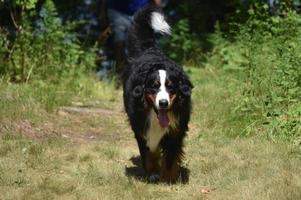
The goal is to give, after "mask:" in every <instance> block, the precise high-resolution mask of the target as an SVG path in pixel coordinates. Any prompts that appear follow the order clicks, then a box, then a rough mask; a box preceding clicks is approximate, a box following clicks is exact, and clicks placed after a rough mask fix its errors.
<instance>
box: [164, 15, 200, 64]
mask: <svg viewBox="0 0 301 200" xmlns="http://www.w3.org/2000/svg"><path fill="white" fill-rule="evenodd" d="M165 42H166V43H165V47H166V48H167V52H168V54H169V56H170V57H171V58H172V59H175V60H177V61H179V62H189V61H197V59H199V57H200V56H199V54H200V52H201V45H200V40H199V38H198V37H197V36H196V35H195V34H194V33H191V30H190V26H189V22H188V20H187V19H181V20H179V21H178V22H177V23H176V24H175V25H174V26H173V29H172V35H171V37H170V38H168V41H165ZM195 55H198V56H197V57H195Z"/></svg>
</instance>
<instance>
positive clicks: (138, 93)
mask: <svg viewBox="0 0 301 200" xmlns="http://www.w3.org/2000/svg"><path fill="white" fill-rule="evenodd" d="M142 95H143V86H141V85H137V86H136V87H134V89H133V97H134V98H140V97H142Z"/></svg>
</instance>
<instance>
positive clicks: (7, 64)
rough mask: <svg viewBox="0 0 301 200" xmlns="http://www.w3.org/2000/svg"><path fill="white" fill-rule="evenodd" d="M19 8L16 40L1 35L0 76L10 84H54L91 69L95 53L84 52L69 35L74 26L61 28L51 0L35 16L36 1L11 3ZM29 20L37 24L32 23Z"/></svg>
mask: <svg viewBox="0 0 301 200" xmlns="http://www.w3.org/2000/svg"><path fill="white" fill-rule="evenodd" d="M14 2H15V3H16V6H20V7H22V9H21V14H20V15H21V17H20V20H19V21H18V23H19V24H16V26H17V27H16V28H17V30H16V36H15V37H14V38H13V39H12V35H11V34H5V32H4V31H1V32H0V34H1V36H0V38H1V39H0V43H2V44H4V45H1V49H0V53H1V55H0V56H1V57H0V59H1V61H0V62H2V63H1V66H0V67H1V69H0V72H1V73H2V74H4V75H5V76H6V78H8V79H9V80H10V81H14V82H28V81H30V80H31V79H41V80H49V81H54V82H56V81H58V80H59V79H61V78H65V77H77V76H79V75H81V74H82V73H83V72H86V71H87V70H89V69H91V68H92V67H93V66H94V63H95V52H94V50H93V48H92V49H91V50H89V49H88V50H85V49H83V48H82V47H81V46H80V43H79V42H78V41H77V38H76V35H74V34H72V31H71V30H72V28H74V24H62V22H61V20H60V19H59V17H58V14H57V12H56V8H55V6H54V4H53V2H52V1H51V0H46V1H45V3H44V5H43V6H42V9H41V10H40V12H39V13H38V15H37V14H36V12H33V11H32V8H34V7H35V4H36V1H14ZM33 18H37V19H38V20H36V21H34V23H33V22H32V21H33V20H32V19H33Z"/></svg>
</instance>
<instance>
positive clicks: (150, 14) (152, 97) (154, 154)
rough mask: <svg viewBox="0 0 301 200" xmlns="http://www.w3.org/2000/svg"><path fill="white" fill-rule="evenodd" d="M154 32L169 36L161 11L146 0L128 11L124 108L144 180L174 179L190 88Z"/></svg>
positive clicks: (184, 130) (182, 73) (180, 157)
mask: <svg viewBox="0 0 301 200" xmlns="http://www.w3.org/2000/svg"><path fill="white" fill-rule="evenodd" d="M155 33H160V34H170V26H169V24H168V23H167V22H166V18H165V16H164V14H163V12H162V10H161V9H160V8H159V7H157V6H155V5H154V4H150V5H147V6H146V7H144V8H142V9H141V10H139V11H138V12H137V13H136V14H135V15H134V19H133V22H132V25H131V27H130V29H129V32H128V40H127V49H126V51H127V65H126V66H125V69H124V74H123V90H124V93H123V98H124V106H125V110H126V113H127V115H128V118H129V122H130V125H131V127H132V130H133V132H134V133H135V138H136V140H137V143H138V147H139V151H140V155H141V160H142V165H143V168H144V170H145V171H146V173H147V174H148V176H149V179H150V180H152V181H155V180H158V179H159V180H160V181H162V182H166V183H174V182H175V181H176V180H177V178H178V174H179V169H180V165H181V161H182V159H183V154H184V153H183V139H184V137H185V135H186V132H187V130H188V122H189V118H190V112H191V91H192V87H193V86H192V84H191V82H190V81H189V79H188V77H187V75H186V74H185V72H184V71H183V69H182V67H181V66H180V65H178V64H177V63H176V62H174V61H173V60H171V59H169V58H167V57H166V56H165V55H164V54H163V52H162V51H161V50H160V49H159V48H158V47H156V43H155Z"/></svg>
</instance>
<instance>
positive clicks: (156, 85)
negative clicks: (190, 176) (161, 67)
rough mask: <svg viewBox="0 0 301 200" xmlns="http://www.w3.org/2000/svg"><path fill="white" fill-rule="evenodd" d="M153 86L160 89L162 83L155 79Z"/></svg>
mask: <svg viewBox="0 0 301 200" xmlns="http://www.w3.org/2000/svg"><path fill="white" fill-rule="evenodd" d="M151 87H152V88H154V89H158V88H159V87H160V83H159V82H158V81H155V82H154V83H153V84H152V86H151Z"/></svg>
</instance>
